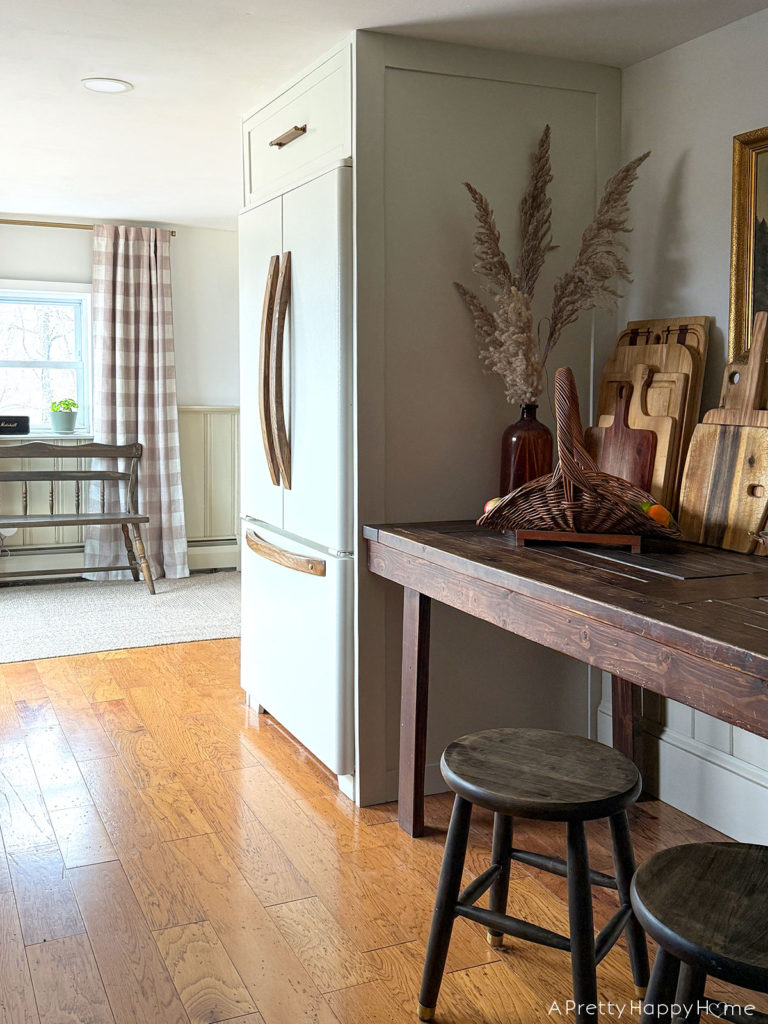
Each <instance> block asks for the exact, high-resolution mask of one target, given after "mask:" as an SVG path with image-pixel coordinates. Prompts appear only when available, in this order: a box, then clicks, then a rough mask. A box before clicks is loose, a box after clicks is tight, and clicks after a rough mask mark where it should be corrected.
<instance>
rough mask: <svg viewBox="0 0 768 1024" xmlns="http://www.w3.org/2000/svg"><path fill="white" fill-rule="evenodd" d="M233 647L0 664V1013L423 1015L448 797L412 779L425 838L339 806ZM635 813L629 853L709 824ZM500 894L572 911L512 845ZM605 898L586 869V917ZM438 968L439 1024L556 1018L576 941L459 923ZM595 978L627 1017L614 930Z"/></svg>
mask: <svg viewBox="0 0 768 1024" xmlns="http://www.w3.org/2000/svg"><path fill="white" fill-rule="evenodd" d="M238 648H239V644H238V642H237V641H235V640H221V641H211V642H205V643H195V644H177V645H173V646H168V647H153V648H145V649H139V650H129V651H110V652H106V653H104V654H89V655H81V656H77V657H70V658H57V659H51V660H48V661H39V662H23V663H19V664H15V665H0V834H1V835H2V840H3V845H2V847H1V848H0V935H2V941H0V1021H2V1022H3V1024H218V1022H222V1021H227V1022H229V1024H353V1022H354V1024H359V1022H360V1021H361V1020H366V1021H369V1022H372V1024H401V1022H412V1021H414V1020H415V1019H416V1018H415V1012H414V1011H415V1006H416V1001H417V994H418V987H419V980H420V974H421V966H422V962H423V957H424V949H425V943H426V939H427V935H428V931H429V923H430V917H431V910H432V900H433V895H434V890H435V885H436V881H437V876H438V872H439V869H440V859H441V855H442V848H443V844H444V840H445V830H446V827H447V823H448V818H449V814H450V799H449V798H448V797H447V796H438V797H431V798H429V799H428V801H427V822H428V825H429V826H430V827H429V830H428V834H427V836H426V837H425V838H424V839H420V840H413V839H410V838H408V837H407V836H406V835H404V833H402V832H401V831H400V830H399V829H398V827H397V823H396V806H395V805H394V804H387V805H383V806H380V807H373V808H365V809H362V810H360V809H358V808H355V807H354V806H353V805H352V804H351V803H350V802H349V801H348V800H347V799H346V798H345V797H343V796H341V795H340V794H339V793H338V791H337V790H336V789H335V786H334V780H333V779H332V778H331V777H329V776H328V775H327V774H326V773H325V771H324V770H323V769H322V768H321V767H320V766H319V765H317V763H316V762H315V761H314V760H313V759H312V758H311V757H310V756H309V755H308V754H307V753H306V751H304V750H303V749H302V748H301V747H299V746H298V745H297V744H296V743H295V742H294V741H293V740H292V739H291V738H290V737H288V736H286V734H285V733H283V732H282V730H281V729H280V728H279V726H277V725H276V724H275V723H274V722H273V721H272V720H271V719H270V718H269V717H268V716H259V715H257V714H255V713H252V712H250V711H249V710H248V709H247V708H246V707H245V706H244V704H243V700H242V692H241V690H240V688H239V680H238ZM490 826H491V821H490V815H488V814H487V813H485V812H483V811H477V812H476V814H475V816H474V818H473V823H472V830H471V840H470V843H471V845H470V851H469V858H468V864H467V878H468V879H469V877H470V875H471V874H477V873H479V872H480V871H482V870H483V869H484V868H485V867H486V866H487V863H488V853H489V849H490ZM632 826H633V835H634V838H635V848H636V853H637V856H638V859H639V860H640V859H643V858H645V857H647V856H649V855H650V854H651V853H653V852H654V851H655V850H657V849H661V848H663V847H666V846H671V845H674V844H676V843H680V842H691V841H696V840H711V839H713V838H715V839H717V838H723V837H720V836H718V834H717V833H715V832H714V831H713V830H712V829H710V828H707V827H706V826H704V825H702V824H700V823H699V822H696V821H694V820H693V819H691V818H688V817H687V816H686V815H684V814H681V813H680V812H678V811H675V810H674V809H672V808H670V807H667V806H666V805H664V804H661V803H659V802H653V801H650V802H646V803H643V804H640V805H638V806H637V807H635V808H634V809H633V812H632ZM589 841H590V855H591V858H592V863H593V866H595V867H596V868H598V869H600V870H609V871H610V870H612V865H611V857H610V842H609V836H608V830H607V827H606V825H605V823H600V822H597V823H594V825H592V826H590V829H589ZM516 842H518V843H520V845H525V846H527V847H528V848H529V849H534V850H540V851H543V852H553V853H556V854H561V855H562V852H563V848H564V836H563V834H562V829H560V828H559V827H558V826H555V825H552V824H549V823H545V822H540V823H535V822H527V823H525V822H519V823H517V825H516ZM510 903H511V906H510V912H512V913H517V914H519V915H521V916H526V915H528V916H531V917H532V918H533V919H535V920H537V921H538V922H539V923H541V924H544V925H545V926H548V927H551V928H556V929H557V930H560V931H567V923H566V921H567V918H566V903H565V881H564V879H560V878H557V877H554V876H549V875H542V874H541V873H537V872H535V871H534V870H533V869H528V868H525V867H523V866H522V865H519V864H515V865H513V868H512V891H511V898H510ZM613 907H614V903H613V899H612V896H611V894H610V893H608V892H606V891H605V890H597V891H596V894H595V919H596V926H597V927H598V928H599V927H601V926H602V924H603V923H604V922H605V921H606V920H607V919H608V917H610V915H611V913H612V911H613ZM447 972H448V973H447V974H446V977H445V981H444V984H443V989H442V992H441V995H440V1001H439V1004H438V1012H437V1016H436V1020H437V1021H438V1022H440V1024H461V1022H464V1024H470V1022H471V1024H530V1022H535V1021H547V1020H567V1019H569V1018H568V1015H567V1014H566V1012H565V1001H566V999H568V998H569V996H570V991H571V988H570V966H569V961H568V958H567V956H566V955H565V954H562V953H559V952H557V951H555V950H551V949H544V948H542V947H538V946H532V945H526V944H525V943H523V942H515V943H513V944H512V943H511V944H510V945H509V947H507V948H504V949H501V950H499V949H491V948H490V947H489V946H488V945H487V943H486V942H485V940H484V934H483V931H482V929H480V928H479V927H476V926H473V925H471V924H470V923H469V922H467V921H459V922H457V924H456V928H455V931H454V939H453V942H452V945H451V950H450V954H449V959H448V965H447ZM598 980H599V993H600V997H601V998H602V999H603V1000H604V1001H605V1002H608V1001H611V1002H612V1003H614V1004H621V1003H625V1004H627V1006H628V1008H627V1010H626V1012H625V1014H624V1016H623V1017H622V1018H621V1019H622V1020H632V1019H633V1018H634V1019H635V1020H638V1019H639V1018H638V1016H637V1014H636V1013H635V1014H632V1012H631V1009H630V1008H629V1004H630V1002H631V1000H632V998H633V988H632V980H631V977H630V973H629V967H628V963H627V958H626V952H625V949H624V948H623V946H620V947H617V948H616V949H615V950H614V951H613V952H612V953H611V954H610V955H609V956H608V957H607V958H606V960H605V961H604V962H603V964H602V965H601V966H600V968H599V969H598ZM712 992H713V993H717V994H719V995H720V996H722V997H724V998H730V999H731V1001H734V1000H735V1001H741V1002H747V1001H749V997H747V996H746V995H745V994H744V993H738V992H736V991H735V990H730V989H726V988H724V987H722V986H719V987H718V986H712ZM555 1000H557V1001H558V1002H559V1003H560V1004H561V1007H562V1012H561V1013H555V1014H554V1015H552V1014H549V1013H548V1010H549V1009H550V1007H551V1006H552V1003H553V1001H555ZM753 1001H754V1002H756V1003H758V1005H760V1003H759V1000H758V999H753ZM763 1008H764V1009H765V1000H764V999H763ZM606 1019H611V1018H606ZM613 1019H616V1018H615V1017H614V1018H613Z"/></svg>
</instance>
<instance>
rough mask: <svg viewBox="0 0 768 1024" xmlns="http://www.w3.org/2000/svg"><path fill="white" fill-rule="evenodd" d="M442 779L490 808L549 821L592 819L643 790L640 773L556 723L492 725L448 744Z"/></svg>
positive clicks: (621, 757) (612, 752) (614, 754)
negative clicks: (556, 728)
mask: <svg viewBox="0 0 768 1024" xmlns="http://www.w3.org/2000/svg"><path fill="white" fill-rule="evenodd" d="M440 769H441V771H442V773H443V778H444V779H445V781H446V782H447V783H448V785H449V786H450V787H451V789H452V790H453V791H454V792H455V793H458V794H459V796H461V797H463V798H464V799H465V800H469V801H470V802H471V803H473V804H479V805H480V806H481V807H485V808H486V809H488V810H491V811H497V812H499V813H502V814H509V815H514V816H517V817H522V818H538V819H543V820H547V821H591V820H592V819H594V818H607V817H610V816H611V815H613V814H616V813H617V812H618V811H622V810H624V809H625V808H626V807H628V806H629V805H630V804H631V803H633V801H635V800H636V799H637V797H638V795H639V794H640V790H641V788H642V783H641V779H640V772H639V771H638V770H637V768H636V766H635V765H634V764H632V762H631V761H629V760H628V759H627V758H626V757H625V756H624V755H623V754H621V753H620V752H619V751H618V750H614V749H613V748H611V747H606V746H604V744H602V743H596V742H595V741H594V740H588V739H585V738H584V737H582V736H571V735H568V734H565V733H560V732H554V731H552V730H550V729H487V730H485V731H484V732H476V733H471V734H470V735H468V736H462V737H461V738H460V739H458V740H455V741H454V742H453V743H451V744H449V746H448V747H446V749H445V751H444V752H443V757H442V760H441V762H440Z"/></svg>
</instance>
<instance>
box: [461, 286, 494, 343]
mask: <svg viewBox="0 0 768 1024" xmlns="http://www.w3.org/2000/svg"><path fill="white" fill-rule="evenodd" d="M453 286H454V288H455V289H456V291H457V292H458V293H459V295H460V296H461V297H462V299H464V302H465V303H466V304H467V309H468V310H469V312H470V313H471V314H472V319H473V321H474V323H475V334H476V335H477V340H478V343H479V344H481V345H482V344H484V343H485V341H486V339H488V338H491V337H493V335H494V334H495V333H496V321H495V320H494V319H493V313H491V311H490V310H488V309H486V308H485V306H484V305H483V303H482V302H481V301H480V299H479V298H478V296H477V295H475V293H474V292H471V291H470V290H469V288H465V287H464V285H463V284H459V282H458V281H454V282H453Z"/></svg>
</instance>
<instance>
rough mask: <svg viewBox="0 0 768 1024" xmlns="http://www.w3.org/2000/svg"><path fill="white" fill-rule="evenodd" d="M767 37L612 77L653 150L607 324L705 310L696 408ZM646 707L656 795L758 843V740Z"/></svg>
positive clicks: (724, 42)
mask: <svg viewBox="0 0 768 1024" xmlns="http://www.w3.org/2000/svg"><path fill="white" fill-rule="evenodd" d="M766 39H768V11H761V12H760V13H759V14H755V15H752V16H751V17H749V18H744V19H743V20H742V21H738V22H735V23H733V24H731V25H728V26H726V27H725V28H722V29H719V30H718V31H716V32H712V33H710V34H708V35H706V36H702V37H700V38H699V39H694V40H693V41H692V42H690V43H686V44H685V45H683V46H678V47H675V48H674V49H672V50H669V51H668V52H667V53H663V54H660V55H659V56H657V57H654V58H652V59H650V60H647V61H643V62H642V63H640V64H636V65H634V66H633V67H630V68H628V69H627V70H626V71H625V72H624V74H623V79H622V88H623V105H622V144H623V155H624V159H625V160H626V159H629V158H630V157H631V156H634V155H636V154H638V153H641V152H644V151H645V150H647V149H651V150H652V151H653V155H652V157H651V159H650V160H648V161H647V163H646V164H644V165H643V167H642V169H641V172H640V178H639V181H638V183H637V185H636V187H635V192H634V195H633V199H632V207H633V211H634V216H633V218H632V219H633V221H634V223H635V230H634V232H633V234H632V235H630V236H629V245H630V252H629V265H630V267H631V269H632V275H633V278H634V283H633V285H631V286H630V287H629V288H628V293H627V296H626V299H625V300H624V302H623V303H622V306H621V309H620V310H619V319H618V323H619V325H623V324H624V323H625V322H626V321H627V320H628V319H647V318H648V317H659V316H666V315H668V316H672V315H677V316H685V315H689V314H697V313H701V314H710V315H712V316H714V317H715V323H714V330H713V332H712V336H711V342H710V355H709V360H708V369H707V374H706V382H705V388H704V401H703V406H702V409H703V410H706V409H708V408H711V407H712V406H713V405H716V404H717V398H718V395H719V390H720V382H721V379H722V371H723V367H724V365H725V362H726V355H727V333H728V293H729V267H730V224H731V159H732V138H733V136H734V135H738V134H741V133H742V132H745V131H749V130H751V129H753V128H761V127H762V126H763V125H765V124H766V123H768V108H766V103H765V96H766V92H767V91H768V63H766V60H765V41H766ZM606 705H607V701H605V700H604V703H603V709H602V710H603V711H606V710H607V706H606ZM648 705H649V706H648V723H647V726H648V730H649V732H648V735H647V744H646V745H647V747H648V748H649V752H650V754H651V757H652V758H653V759H657V760H658V765H657V767H658V770H659V773H660V777H659V790H660V795H661V796H662V798H663V799H666V800H668V801H669V802H670V803H674V804H676V805H677V806H679V807H682V808H683V809H685V810H687V811H689V812H690V813H692V814H694V815H695V816H696V817H699V818H702V819H703V820H705V821H708V822H710V823H711V824H713V825H715V826H716V827H719V828H721V829H722V830H723V831H725V832H727V833H728V834H730V835H733V836H736V837H737V838H742V839H751V840H752V841H755V842H764V843H765V842H768V813H766V812H768V742H766V741H765V740H762V739H760V738H759V737H754V736H750V735H749V734H747V733H744V732H742V731H741V730H738V729H731V728H730V727H729V726H726V725H725V724H724V723H722V722H717V721H714V720H713V719H711V718H708V717H707V716H706V715H702V714H699V713H698V712H696V713H694V712H692V711H691V710H690V709H688V708H683V707H682V706H680V705H676V704H674V703H673V702H668V704H667V706H666V707H663V706H659V704H658V702H656V701H653V702H651V701H649V702H648ZM601 717H603V716H601ZM602 724H603V727H604V728H605V727H606V725H607V722H606V721H605V719H604V718H603V722H602Z"/></svg>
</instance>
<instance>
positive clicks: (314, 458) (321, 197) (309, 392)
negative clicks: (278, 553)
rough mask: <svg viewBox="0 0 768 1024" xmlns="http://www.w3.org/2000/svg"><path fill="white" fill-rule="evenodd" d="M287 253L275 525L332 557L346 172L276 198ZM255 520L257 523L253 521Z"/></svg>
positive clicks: (344, 434) (337, 491)
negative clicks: (286, 460) (285, 392)
mask: <svg viewBox="0 0 768 1024" xmlns="http://www.w3.org/2000/svg"><path fill="white" fill-rule="evenodd" d="M283 249H284V250H286V251H290V253H291V304H290V314H289V316H290V340H291V344H290V389H289V390H290V440H291V459H292V463H293V470H292V483H291V489H290V490H286V491H285V494H284V518H283V527H284V529H285V530H287V531H288V532H290V533H292V534H295V535H296V536H297V537H305V538H307V539H308V540H312V541H314V542H315V543H317V544H321V545H322V546H323V547H328V548H330V549H332V550H334V551H350V550H351V549H352V544H353V529H354V522H353V512H352V500H351V473H352V437H351V433H352V429H351V424H352V365H351V363H352V360H351V351H352V342H351V334H352V327H351V320H352V313H351V301H352V287H351V285H352V280H351V278H352V269H351V257H352V169H351V168H350V167H338V168H336V169H335V170H332V171H329V172H328V173H327V174H324V175H322V176H321V177H319V178H316V179H315V180H314V181H310V182H308V183H307V184H306V185H302V186H301V187H300V188H297V189H294V190H293V191H292V192H288V193H286V195H284V196H283ZM260 518H264V517H263V516H260Z"/></svg>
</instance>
